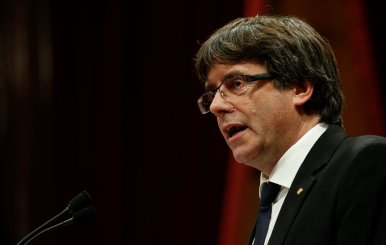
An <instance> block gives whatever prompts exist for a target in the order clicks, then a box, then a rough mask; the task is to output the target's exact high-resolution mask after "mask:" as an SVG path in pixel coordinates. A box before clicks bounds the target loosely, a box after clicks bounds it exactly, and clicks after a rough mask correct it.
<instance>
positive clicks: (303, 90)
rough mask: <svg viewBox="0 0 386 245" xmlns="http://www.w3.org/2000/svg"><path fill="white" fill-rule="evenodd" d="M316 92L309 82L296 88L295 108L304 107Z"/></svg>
mask: <svg viewBox="0 0 386 245" xmlns="http://www.w3.org/2000/svg"><path fill="white" fill-rule="evenodd" d="M313 92H314V85H313V84H312V83H310V82H309V81H304V82H303V83H301V84H300V85H296V86H295V87H294V96H293V103H294V106H296V107H297V106H302V105H304V104H305V103H306V102H307V101H308V100H310V99H311V97H312V93H313Z"/></svg>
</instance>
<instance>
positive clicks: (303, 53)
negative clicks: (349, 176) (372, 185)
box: [195, 15, 343, 126]
mask: <svg viewBox="0 0 386 245" xmlns="http://www.w3.org/2000/svg"><path fill="white" fill-rule="evenodd" d="M248 60H258V61H260V62H263V64H265V65H266V67H267V70H268V72H270V73H272V74H273V75H274V77H275V79H274V81H273V83H274V86H275V87H276V88H278V89H286V88H288V87H289V86H290V85H291V84H300V83H303V82H304V81H309V82H311V83H312V84H313V85H314V91H313V95H312V98H311V99H310V100H309V101H308V102H307V103H306V104H305V105H304V109H305V111H306V112H307V113H318V114H320V116H321V122H325V123H330V124H338V125H340V126H343V119H342V110H343V94H342V91H341V80H340V76H339V73H338V69H337V63H336V59H335V55H334V53H333V50H332V48H331V46H330V44H329V42H328V41H327V40H326V39H325V38H324V37H322V36H321V35H320V34H319V33H318V32H316V31H315V29H314V28H313V27H311V26H310V25H309V24H308V23H306V22H305V21H303V20H301V19H299V18H297V17H293V16H264V15H263V16H256V17H245V18H238V19H235V20H233V21H231V22H229V23H228V24H226V25H225V26H223V27H221V28H219V29H218V30H217V31H215V32H214V33H213V34H212V35H211V36H210V37H209V39H208V40H206V41H205V42H204V43H203V44H202V45H201V47H200V49H199V50H198V52H197V54H196V57H195V68H196V72H197V75H198V77H199V79H200V80H202V81H205V80H206V79H207V75H208V72H209V70H210V68H211V67H212V66H213V65H214V64H236V63H240V62H243V61H248Z"/></svg>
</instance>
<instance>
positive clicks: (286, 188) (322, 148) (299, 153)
mask: <svg viewBox="0 0 386 245" xmlns="http://www.w3.org/2000/svg"><path fill="white" fill-rule="evenodd" d="M195 61H196V70H197V74H198V77H199V78H200V80H202V81H204V82H205V90H206V93H205V94H204V95H202V96H201V97H200V98H199V100H198V105H199V108H200V110H201V112H202V113H203V114H206V113H212V114H213V115H214V116H215V117H216V118H217V123H218V127H219V129H220V131H221V133H222V135H223V136H224V138H225V140H226V142H227V144H228V146H229V147H230V148H231V150H232V152H233V155H234V158H235V159H236V160H237V161H238V162H240V163H243V164H246V165H249V166H251V167H254V168H256V169H258V170H260V171H261V176H260V185H261V187H260V191H261V190H262V185H263V183H270V184H271V183H274V185H276V186H279V188H278V190H279V193H278V194H277V195H276V194H275V200H273V201H270V205H269V209H270V211H269V212H270V213H269V217H268V219H269V220H268V227H267V228H266V231H264V232H262V231H261V227H260V226H261V224H260V221H258V222H257V225H256V228H257V230H256V231H257V233H256V232H255V229H253V231H252V234H251V239H250V243H249V244H269V245H281V244H286V245H333V244H336V245H343V244H347V245H348V244H350V245H353V244H358V245H359V244H361V245H364V244H377V245H380V244H386V195H385V193H386V192H385V191H386V190H385V188H386V139H385V138H383V137H380V136H360V137H349V136H347V135H346V133H345V132H344V128H343V120H342V108H343V95H342V92H341V81H340V77H339V73H338V71H337V65H336V61H335V57H334V54H333V51H332V49H331V47H330V45H329V44H328V42H327V41H326V40H325V39H324V38H323V37H322V36H321V35H320V34H318V33H317V32H316V31H315V30H314V29H313V28H312V27H311V26H309V25H308V24H307V23H305V22H304V21H302V20H300V19H298V18H296V17H290V16H282V17H281V16H257V17H247V18H239V19H236V20H233V21H231V22H230V23H228V24H227V25H225V26H224V27H222V28H220V29H218V30H217V31H216V32H215V33H214V34H212V36H211V37H210V38H209V39H208V40H207V41H206V42H205V43H203V44H202V46H201V47H200V49H199V51H198V52H197V55H196V57H195ZM271 205H272V207H271ZM271 208H272V209H271ZM261 213H262V211H261ZM260 216H263V214H261V215H260V213H259V214H258V218H259V217H260ZM260 232H262V233H260ZM255 233H256V236H255ZM259 240H261V241H259Z"/></svg>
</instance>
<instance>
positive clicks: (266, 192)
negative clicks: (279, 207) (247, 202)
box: [260, 182, 281, 207]
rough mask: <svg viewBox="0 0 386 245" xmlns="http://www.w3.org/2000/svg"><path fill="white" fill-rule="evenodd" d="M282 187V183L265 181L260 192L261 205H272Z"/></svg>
mask: <svg viewBox="0 0 386 245" xmlns="http://www.w3.org/2000/svg"><path fill="white" fill-rule="evenodd" d="M280 187H281V186H280V185H278V184H275V183H273V182H266V183H263V184H262V188H261V194H260V207H264V206H270V205H271V204H272V203H273V201H274V200H275V198H276V196H277V194H278V193H279V191H280Z"/></svg>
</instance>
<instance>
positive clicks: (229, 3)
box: [0, 0, 386, 245]
mask: <svg viewBox="0 0 386 245" xmlns="http://www.w3.org/2000/svg"><path fill="white" fill-rule="evenodd" d="M381 10H382V8H381V7H380V3H379V1H364V0H325V1H308V0H303V1H301V0H273V1H269V0H265V1H264V0H237V1H235V0H185V1H178V0H165V1H156V0H147V1H142V2H136V3H134V2H132V1H118V0H99V1H89V0H84V1H82V0H78V1H73V0H68V1H54V0H0V181H1V184H0V244H16V243H17V241H19V240H20V239H21V238H22V237H23V236H25V235H26V234H27V233H29V232H31V231H32V230H33V229H35V228H36V227H38V226H39V225H41V224H42V223H44V222H45V221H47V220H48V219H49V218H51V217H53V216H54V215H56V214H57V213H59V212H60V211H61V210H62V209H63V208H64V207H65V206H66V205H67V203H68V202H69V201H70V200H71V199H72V198H73V197H74V196H75V195H77V194H78V193H80V192H81V191H83V190H86V191H87V192H88V193H89V194H90V195H91V196H92V198H93V200H94V204H95V207H96V210H97V213H98V214H97V219H96V220H95V222H92V223H89V224H80V225H73V226H68V227H65V228H63V229H60V230H57V231H53V232H50V233H46V234H44V235H42V236H41V237H39V238H37V240H35V241H34V242H31V244H101V245H103V244H133V245H134V244H135V245H141V244H155V243H156V244H168V245H174V244H178V245H181V244H192V245H193V244H200V245H206V244H208V245H209V244H211V245H213V244H219V245H239V244H245V243H246V241H247V239H248V235H249V231H250V229H251V227H252V225H253V223H254V220H255V215H256V211H257V202H258V196H257V186H258V182H257V181H258V179H257V178H256V175H257V174H258V172H257V171H255V170H253V169H250V168H248V167H244V166H242V165H241V164H237V163H235V161H234V160H233V158H232V156H231V155H230V153H229V151H228V148H227V146H226V145H225V142H224V141H223V139H222V136H221V135H220V133H219V132H218V129H217V126H216V122H215V119H214V117H213V116H210V115H206V116H203V115H201V114H200V112H199V110H198V108H197V104H196V101H197V98H198V97H199V95H200V94H201V92H202V91H203V90H202V87H201V85H200V83H199V82H198V81H197V79H196V76H195V74H194V69H193V67H194V65H193V57H194V54H195V52H196V51H197V50H198V48H199V44H200V43H202V42H203V41H204V40H205V39H206V38H207V37H208V36H209V35H210V34H211V33H212V32H213V31H214V30H216V29H217V28H219V27H220V26H222V25H224V24H225V23H227V22H228V21H230V20H232V19H234V18H236V17H240V16H254V15H256V14H260V15H262V14H284V15H296V16H298V17H300V18H302V19H304V20H306V21H307V22H309V23H310V24H311V25H312V26H314V27H315V29H317V30H318V31H319V32H320V33H321V34H322V35H323V36H325V37H327V38H328V39H329V40H330V42H331V45H332V46H333V48H334V51H335V53H336V57H337V60H338V64H339V69H340V72H341V75H342V79H343V90H344V93H345V96H346V107H345V112H344V120H345V127H346V129H347V131H348V133H350V134H351V135H358V134H379V135H383V136H386V127H385V108H386V107H385V103H386V100H385V96H384V95H385V94H386V87H385V82H386V81H385V79H386V77H385V73H384V72H382V71H383V69H384V68H383V64H384V62H383V58H384V57H385V45H384V44H385V43H386V41H385V38H384V35H383V34H382V33H381V32H382V31H383V24H384V20H383V19H382V13H381ZM381 19H382V20H381ZM38 240H39V241H38Z"/></svg>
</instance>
